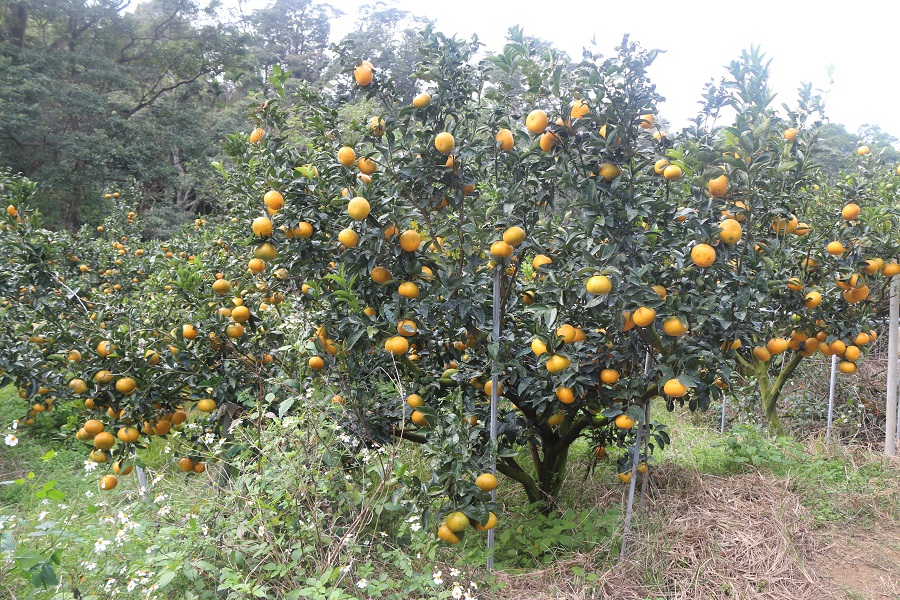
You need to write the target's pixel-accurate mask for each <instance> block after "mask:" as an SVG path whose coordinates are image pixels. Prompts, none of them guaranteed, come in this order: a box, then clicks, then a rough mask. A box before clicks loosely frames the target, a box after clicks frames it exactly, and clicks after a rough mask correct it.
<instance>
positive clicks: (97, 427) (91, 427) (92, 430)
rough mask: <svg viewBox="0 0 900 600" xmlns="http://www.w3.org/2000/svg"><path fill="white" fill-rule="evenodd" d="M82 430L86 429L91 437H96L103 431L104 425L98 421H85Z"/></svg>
mask: <svg viewBox="0 0 900 600" xmlns="http://www.w3.org/2000/svg"><path fill="white" fill-rule="evenodd" d="M82 429H84V430H85V431H86V432H87V433H88V434H89V435H91V436H95V435H97V434H98V433H100V432H101V431H103V429H104V425H103V423H102V422H101V421H98V420H97V419H88V420H87V421H85V423H84V427H83V428H82Z"/></svg>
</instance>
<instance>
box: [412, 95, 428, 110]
mask: <svg viewBox="0 0 900 600" xmlns="http://www.w3.org/2000/svg"><path fill="white" fill-rule="evenodd" d="M429 104H431V94H429V93H428V92H422V93H421V94H419V95H418V96H416V97H415V98H413V101H412V105H413V106H414V107H416V108H425V107H426V106H428V105H429Z"/></svg>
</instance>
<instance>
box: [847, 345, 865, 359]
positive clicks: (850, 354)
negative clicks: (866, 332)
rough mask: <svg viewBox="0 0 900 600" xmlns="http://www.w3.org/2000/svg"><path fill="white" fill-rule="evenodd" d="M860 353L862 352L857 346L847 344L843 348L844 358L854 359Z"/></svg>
mask: <svg viewBox="0 0 900 600" xmlns="http://www.w3.org/2000/svg"><path fill="white" fill-rule="evenodd" d="M860 354H862V352H861V351H860V349H859V347H858V346H847V349H846V350H844V358H846V359H847V360H853V361H855V360H856V359H858V358H859V356H860Z"/></svg>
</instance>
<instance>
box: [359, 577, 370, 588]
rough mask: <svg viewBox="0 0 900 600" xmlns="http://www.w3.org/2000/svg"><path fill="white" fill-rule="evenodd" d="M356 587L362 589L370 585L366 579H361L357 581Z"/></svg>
mask: <svg viewBox="0 0 900 600" xmlns="http://www.w3.org/2000/svg"><path fill="white" fill-rule="evenodd" d="M356 587H358V588H359V589H361V590H364V589H366V588H367V587H369V582H368V581H366V580H365V579H360V580H359V581H357V582H356Z"/></svg>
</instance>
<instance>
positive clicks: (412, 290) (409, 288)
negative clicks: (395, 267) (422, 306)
mask: <svg viewBox="0 0 900 600" xmlns="http://www.w3.org/2000/svg"><path fill="white" fill-rule="evenodd" d="M397 292H398V293H399V294H400V295H401V296H403V297H404V298H418V297H419V286H417V285H416V284H414V283H413V282H412V281H404V282H403V283H401V284H400V286H399V288H398V289H397Z"/></svg>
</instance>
